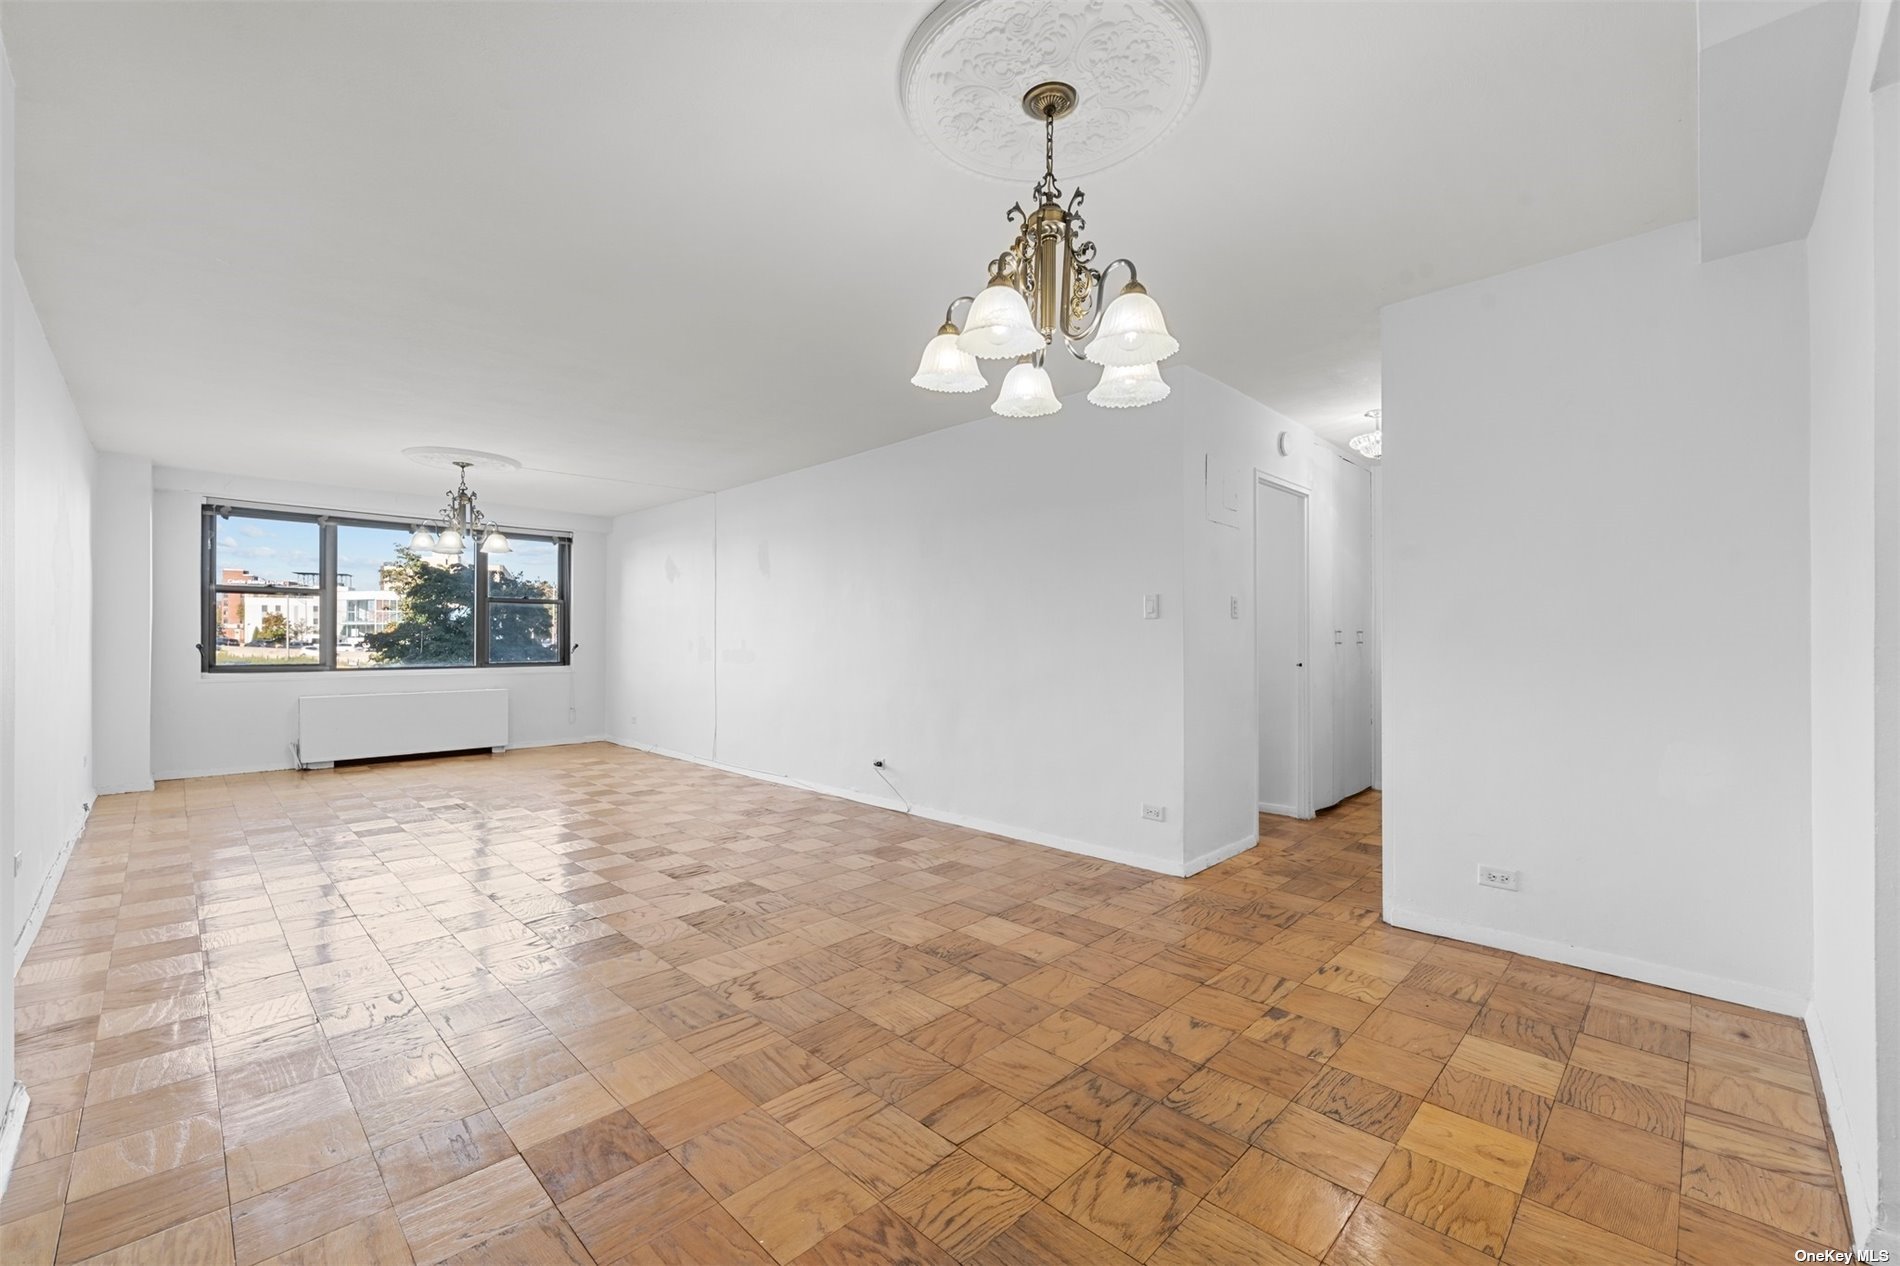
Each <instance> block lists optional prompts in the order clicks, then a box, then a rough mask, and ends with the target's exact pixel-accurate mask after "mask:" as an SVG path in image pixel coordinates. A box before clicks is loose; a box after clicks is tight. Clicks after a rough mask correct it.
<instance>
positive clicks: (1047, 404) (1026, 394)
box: [990, 364, 1062, 418]
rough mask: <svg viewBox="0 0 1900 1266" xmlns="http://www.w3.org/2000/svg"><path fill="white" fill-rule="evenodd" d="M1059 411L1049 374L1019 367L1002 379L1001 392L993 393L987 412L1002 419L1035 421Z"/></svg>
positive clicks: (1033, 367) (1040, 368)
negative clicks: (993, 398) (1031, 419)
mask: <svg viewBox="0 0 1900 1266" xmlns="http://www.w3.org/2000/svg"><path fill="white" fill-rule="evenodd" d="M1061 407H1062V401H1060V400H1058V399H1056V388H1055V384H1054V383H1052V382H1050V381H1049V371H1048V370H1046V369H1044V368H1043V367H1042V366H1040V365H1030V364H1022V365H1018V366H1016V367H1015V368H1014V369H1011V370H1010V371H1009V372H1008V373H1007V374H1005V375H1003V389H1002V391H1000V392H998V393H997V396H996V403H995V404H993V405H991V406H990V412H991V413H1000V414H1002V415H1003V416H1004V417H1006V418H1039V417H1042V416H1043V415H1044V414H1049V413H1054V412H1055V411H1056V410H1058V409H1060V408H1061Z"/></svg>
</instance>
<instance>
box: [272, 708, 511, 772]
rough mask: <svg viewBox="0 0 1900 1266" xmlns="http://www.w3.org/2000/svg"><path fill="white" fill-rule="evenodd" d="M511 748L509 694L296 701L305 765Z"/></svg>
mask: <svg viewBox="0 0 1900 1266" xmlns="http://www.w3.org/2000/svg"><path fill="white" fill-rule="evenodd" d="M506 746H508V692H507V691H506V690H416V691H409V692H405V693H400V694H378V695H307V696H305V697H304V698H301V699H299V700H297V756H298V759H299V760H301V761H302V762H303V763H304V764H305V765H317V766H323V765H330V764H333V763H335V762H336V761H340V760H355V759H358V758H361V757H366V756H417V755H421V754H422V753H424V752H459V751H466V750H468V749H471V748H478V747H490V748H503V747H506Z"/></svg>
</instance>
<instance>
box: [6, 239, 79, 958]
mask: <svg viewBox="0 0 1900 1266" xmlns="http://www.w3.org/2000/svg"><path fill="white" fill-rule="evenodd" d="M8 271H9V272H10V273H11V276H10V278H9V279H8V284H10V285H12V286H13V287H14V296H15V297H14V303H13V316H14V325H13V337H14V363H13V371H14V372H13V393H14V428H15V433H14V448H13V461H12V463H11V465H12V468H13V476H12V477H13V494H12V502H13V518H14V535H13V541H14V545H15V562H14V568H13V584H14V586H15V588H14V602H13V627H12V630H11V635H10V637H9V638H8V641H9V643H10V647H9V653H11V654H13V655H14V656H16V662H15V665H14V674H15V675H14V707H15V714H14V718H13V725H14V748H13V759H14V761H15V779H16V781H15V783H14V787H13V796H12V798H11V799H12V812H13V848H14V851H15V853H16V854H17V855H18V857H19V862H20V870H19V875H18V876H17V881H18V887H17V888H16V889H15V890H14V894H13V914H14V923H13V933H14V938H15V939H14V949H15V961H16V962H17V961H18V960H19V959H20V958H22V957H24V956H25V953H26V947H27V945H28V944H29V943H30V942H31V939H32V935H33V933H34V932H35V931H36V930H37V929H38V926H39V919H40V918H41V917H43V916H44V914H45V908H46V903H47V901H48V900H50V899H51V897H52V885H54V884H55V883H57V881H58V879H59V870H60V869H61V867H62V866H63V864H64V862H65V859H66V855H67V853H68V851H69V850H70V849H71V847H72V845H73V842H74V841H75V840H77V839H78V838H79V832H80V831H81V830H82V829H83V828H84V826H85V822H86V813H87V811H88V810H89V809H90V808H91V806H92V796H93V774H92V496H93V463H94V459H93V452H92V443H91V441H89V440H88V439H87V438H86V431H85V428H84V427H83V426H82V425H81V424H80V421H79V414H78V412H77V411H75V410H74V408H73V401H72V396H71V395H70V394H69V393H68V392H67V390H66V379H65V377H64V376H63V375H62V374H61V373H60V369H59V362H58V361H56V360H54V359H53V349H52V348H51V347H49V346H48V345H47V342H46V334H45V332H44V331H43V330H42V329H41V328H40V322H39V318H38V316H37V315H36V314H35V312H34V311H33V302H32V299H31V298H30V296H28V294H27V293H26V286H25V283H24V282H23V281H21V279H20V274H19V271H18V270H17V269H14V268H11V267H9V270H8Z"/></svg>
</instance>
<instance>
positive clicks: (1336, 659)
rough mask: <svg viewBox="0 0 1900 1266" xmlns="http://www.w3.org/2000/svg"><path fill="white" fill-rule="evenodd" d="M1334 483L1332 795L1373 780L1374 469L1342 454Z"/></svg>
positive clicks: (1344, 794) (1353, 790)
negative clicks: (1343, 456)
mask: <svg viewBox="0 0 1900 1266" xmlns="http://www.w3.org/2000/svg"><path fill="white" fill-rule="evenodd" d="M1339 465H1340V469H1338V470H1336V471H1335V472H1334V480H1333V486H1334V490H1335V496H1336V498H1337V499H1338V504H1339V515H1338V518H1337V520H1336V531H1335V535H1334V537H1333V638H1332V641H1333V646H1332V652H1333V673H1332V678H1333V701H1332V702H1333V778H1334V787H1333V790H1334V792H1335V793H1336V794H1334V796H1333V797H1332V799H1334V800H1341V799H1344V798H1345V797H1347V796H1350V795H1354V794H1356V793H1358V792H1361V791H1364V790H1365V789H1366V788H1368V787H1370V786H1371V785H1372V780H1373V711H1374V705H1375V703H1376V698H1375V696H1374V690H1375V685H1374V679H1373V662H1372V656H1373V642H1374V637H1373V628H1372V612H1373V540H1372V532H1373V526H1372V521H1373V516H1372V472H1371V471H1369V470H1367V469H1366V468H1365V467H1363V466H1358V465H1355V464H1353V463H1352V462H1349V461H1346V460H1345V459H1344V458H1341V459H1340V462H1339Z"/></svg>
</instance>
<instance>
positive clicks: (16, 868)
mask: <svg viewBox="0 0 1900 1266" xmlns="http://www.w3.org/2000/svg"><path fill="white" fill-rule="evenodd" d="M25 864H26V854H25V853H15V854H14V855H13V877H14V878H15V879H18V878H19V877H20V867H21V866H23V865H25Z"/></svg>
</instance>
